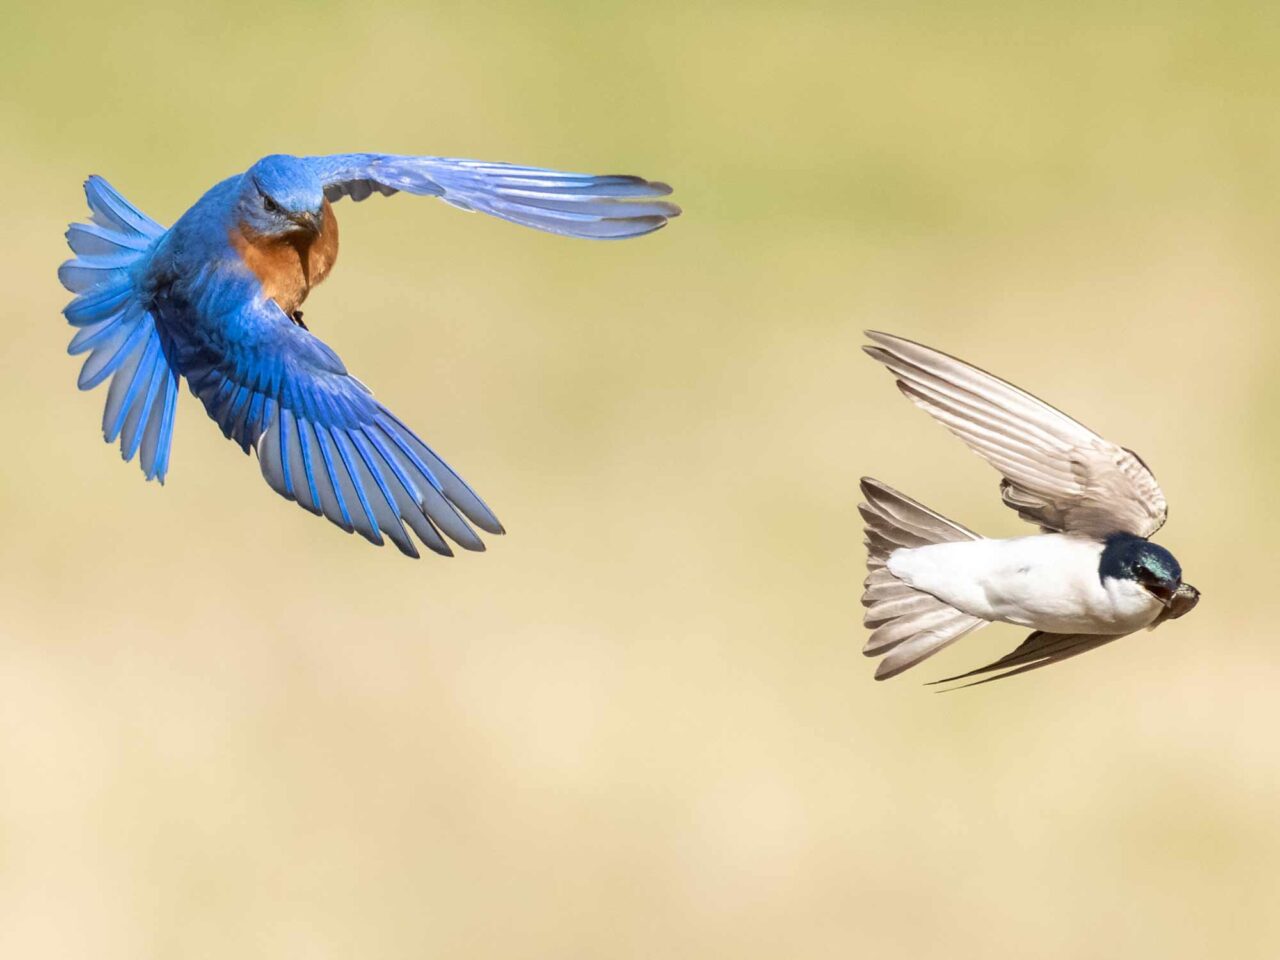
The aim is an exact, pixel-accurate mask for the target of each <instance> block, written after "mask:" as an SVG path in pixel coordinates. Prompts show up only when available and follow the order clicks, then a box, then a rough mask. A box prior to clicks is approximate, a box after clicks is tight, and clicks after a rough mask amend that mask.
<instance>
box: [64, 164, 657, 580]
mask: <svg viewBox="0 0 1280 960" xmlns="http://www.w3.org/2000/svg"><path fill="white" fill-rule="evenodd" d="M401 191H403V192H406V193H412V194H418V195H423V196H434V197H439V198H440V199H442V200H444V201H446V202H447V203H450V204H452V205H453V206H456V207H459V208H461V209H464V210H478V211H481V212H484V213H488V214H490V215H492V216H495V217H499V218H501V219H504V220H509V221H511V222H513V223H518V224H522V225H524V226H528V227H533V228H535V229H538V230H543V231H547V232H550V233H557V234H561V235H563V236H569V237H581V238H586V239H621V238H627V237H636V236H641V235H643V234H646V233H651V232H652V231H654V230H657V229H659V228H660V227H662V226H664V225H665V224H666V223H667V221H668V220H669V219H671V218H672V217H675V216H678V215H679V213H680V209H679V207H677V206H675V205H674V204H672V203H670V202H668V201H666V200H663V199H660V198H662V197H664V196H666V195H667V194H669V193H670V192H671V189H670V187H668V186H667V185H666V184H662V183H656V182H650V181H648V180H644V179H642V178H640V177H634V176H622V175H606V176H597V175H592V174H578V173H561V172H558V171H555V170H544V169H541V168H537V167H523V166H516V165H513V164H504V163H486V162H482V161H476V160H457V159H447V158H441V157H408V156H392V155H386V154H371V153H356V154H341V155H337V156H323V157H294V156H288V155H283V154H276V155H272V156H269V157H264V158H263V159H261V160H259V161H258V162H257V163H255V164H254V165H253V166H252V167H250V168H249V169H248V170H247V171H245V172H244V173H243V174H239V175H237V176H233V177H230V178H228V179H227V180H224V181H222V182H221V183H218V184H216V185H215V186H214V187H212V188H211V189H210V190H209V191H208V192H207V193H205V195H204V196H203V197H201V198H200V199H199V200H198V201H197V202H196V203H195V205H194V206H192V207H191V209H189V210H188V211H187V212H186V213H184V214H183V215H182V216H181V217H180V218H179V219H178V221H177V222H176V223H175V224H174V225H173V226H172V227H170V228H169V229H167V230H166V229H165V228H163V227H161V226H160V225H159V224H157V223H156V222H155V221H153V220H151V219H150V218H149V217H147V216H146V215H145V214H143V213H142V212H141V211H139V210H138V209H137V208H136V207H134V206H133V205H132V204H130V203H129V202H128V201H127V200H125V199H124V197H122V196H121V195H120V194H118V193H117V192H116V191H115V190H114V189H112V187H111V186H110V185H109V184H108V183H107V182H106V181H105V180H103V179H102V178H101V177H97V176H94V177H90V178H89V180H88V181H87V182H86V184H85V195H86V197H87V199H88V202H89V209H90V212H91V214H92V220H91V221H90V222H88V223H76V224H72V225H71V227H70V229H69V230H68V231H67V242H68V244H69V245H70V247H71V250H72V252H73V253H74V254H75V257H74V259H72V260H69V261H67V262H66V263H64V264H63V265H62V267H61V268H60V269H59V271H58V277H59V279H60V280H61V281H62V284H63V286H65V287H66V288H67V289H68V290H70V291H71V292H72V293H74V294H76V297H75V299H73V300H72V301H71V303H70V304H69V305H68V306H67V308H66V310H65V311H64V313H65V316H66V318H67V320H68V322H69V323H70V324H71V325H72V326H73V327H76V328H77V332H76V334H75V336H74V337H73V338H72V340H71V344H70V346H69V348H68V349H69V352H70V353H72V354H80V353H88V357H87V358H86V360H85V362H84V366H83V367H82V369H81V373H80V379H79V386H80V388H81V389H83V390H88V389H91V388H93V387H96V386H98V385H99V384H101V383H103V382H105V381H106V380H107V379H108V378H110V380H111V384H110V387H109V389H108V393H107V401H106V406H105V409H104V411H103V421H102V427H103V434H104V436H105V438H106V440H107V442H108V443H110V442H114V441H116V440H117V439H118V440H119V443H120V451H121V454H122V456H123V457H124V459H125V460H130V459H132V458H133V457H134V456H135V455H138V456H139V460H140V463H141V466H142V470H143V473H144V474H145V475H146V477H147V479H148V480H150V479H153V478H154V479H158V480H160V481H161V482H162V483H163V481H164V477H165V474H166V473H167V471H168V469H169V450H170V444H171V439H172V433H173V416H174V410H175V407H176V405H177V394H178V381H179V379H185V380H186V381H187V384H188V386H189V387H190V388H191V391H192V392H193V393H194V394H195V395H196V396H197V397H199V398H200V400H201V402H202V403H203V404H204V407H205V410H206V411H207V413H208V414H209V416H210V417H211V418H212V419H213V420H214V421H215V422H216V423H217V424H218V426H219V427H221V429H222V432H223V433H224V435H226V436H227V437H228V438H230V439H232V440H234V441H235V442H237V443H238V444H240V446H241V447H242V448H243V449H244V450H245V451H246V452H247V451H248V450H250V449H255V450H256V451H257V454H258V458H259V461H260V465H261V468H262V474H263V477H264V478H265V479H266V481H267V483H268V484H269V485H270V486H271V488H272V489H274V490H275V491H276V492H277V493H279V494H281V495H282V496H284V497H286V498H287V499H290V500H294V501H296V502H297V503H298V504H300V505H301V506H303V507H305V508H306V509H307V510H310V511H311V512H312V513H316V514H321V515H323V516H325V517H327V518H328V519H329V520H331V521H332V522H333V523H335V524H337V525H338V526H339V527H341V528H342V529H344V530H346V531H347V532H352V531H354V532H358V533H360V534H361V535H362V536H364V537H365V538H366V539H368V540H369V541H371V542H373V543H376V544H381V543H382V542H383V539H384V535H385V537H388V538H390V539H391V541H392V542H393V543H395V545H396V546H397V547H398V548H399V549H400V550H401V552H403V553H405V554H407V555H409V556H415V557H416V556H417V555H418V550H417V547H416V545H415V543H414V540H413V538H411V537H410V536H409V534H408V532H407V531H406V529H405V528H406V526H407V527H408V529H409V530H412V531H413V533H414V534H415V535H416V536H417V538H418V540H420V541H421V542H423V543H425V544H426V545H427V546H428V547H429V548H430V549H432V550H433V551H435V552H436V553H440V554H444V555H449V554H451V553H452V550H451V548H450V546H449V542H448V541H452V542H453V543H455V544H457V545H459V546H461V547H463V548H465V549H468V550H483V549H484V544H483V542H482V541H481V539H480V537H479V536H478V535H477V534H476V532H475V530H474V529H473V526H474V527H477V528H479V529H480V530H483V531H486V532H488V533H493V534H500V533H502V532H503V529H502V525H501V524H500V523H499V522H498V519H497V517H495V516H494V514H493V512H492V511H491V510H490V509H489V508H488V507H487V506H485V504H484V502H483V501H481V500H480V498H479V497H478V496H476V494H475V493H474V492H473V491H472V490H471V488H470V487H469V486H467V484H466V483H464V482H463V481H462V479H461V478H460V477H459V476H458V475H457V474H456V473H454V472H453V470H452V469H450V468H449V466H448V465H447V464H446V463H445V462H444V461H443V460H441V459H440V457H439V456H437V455H436V454H435V453H434V452H433V451H432V450H431V448H429V447H428V446H427V445H426V444H425V443H423V442H422V441H421V440H420V439H419V438H418V437H417V435H416V434H414V432H413V431H412V430H410V429H409V428H408V427H407V426H405V424H404V423H403V422H401V421H400V420H399V419H398V418H397V417H396V416H395V415H394V414H393V413H392V412H391V411H390V410H388V409H387V408H386V407H385V406H383V405H382V404H381V403H380V402H379V401H377V400H376V399H374V396H373V394H372V393H371V392H370V390H369V389H368V388H367V387H366V386H365V385H364V384H362V383H361V382H360V381H359V380H357V379H356V378H355V377H353V376H351V375H350V374H349V373H348V372H347V369H346V367H345V366H344V365H343V363H342V361H341V360H340V359H339V358H338V355H337V354H336V353H334V351H333V350H331V349H330V348H329V347H328V346H326V345H325V344H324V343H323V342H322V341H321V340H319V339H318V338H317V337H315V336H313V335H312V334H311V333H310V332H309V330H308V329H307V325H306V324H305V323H304V322H303V318H302V313H301V311H300V309H299V308H300V307H301V305H302V303H303V301H304V300H305V299H306V297H307V294H308V293H309V292H310V291H311V289H312V288H313V287H315V286H316V285H317V284H318V283H320V282H321V281H322V280H324V278H325V277H326V276H327V275H328V274H329V271H330V270H331V269H332V268H333V264H334V261H335V259H336V258H337V254H338V224H337V220H336V219H335V217H334V214H333V208H332V206H331V204H332V203H334V202H336V201H338V200H339V199H341V198H342V197H351V198H352V199H353V200H363V199H365V198H366V197H368V196H370V195H371V194H373V193H375V192H376V193H379V194H382V195H385V196H390V195H392V194H395V193H397V192H401ZM446 538H447V539H446Z"/></svg>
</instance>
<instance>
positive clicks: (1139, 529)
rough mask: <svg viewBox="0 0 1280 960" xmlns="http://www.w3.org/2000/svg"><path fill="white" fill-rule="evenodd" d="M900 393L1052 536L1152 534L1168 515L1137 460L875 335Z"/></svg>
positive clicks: (1021, 398)
mask: <svg viewBox="0 0 1280 960" xmlns="http://www.w3.org/2000/svg"><path fill="white" fill-rule="evenodd" d="M867 336H868V337H870V338H871V340H872V341H874V343H875V345H874V346H868V347H864V348H863V349H864V350H866V352H867V353H868V354H870V355H871V356H872V357H873V358H875V359H876V360H879V361H880V362H881V363H883V364H884V365H885V366H886V367H888V368H889V370H890V372H891V373H893V374H894V376H896V377H897V378H898V387H899V389H901V390H902V392H903V393H904V394H906V395H907V397H908V398H909V399H911V400H912V401H913V402H914V403H915V404H916V405H917V406H919V407H921V408H923V409H924V410H926V411H928V412H929V413H930V414H932V415H933V416H934V417H935V418H936V419H937V420H938V421H939V422H941V423H942V425H943V426H945V427H946V428H947V429H948V430H950V431H951V432H952V433H954V434H955V435H956V436H957V437H959V438H960V439H961V440H963V441H964V442H965V443H966V444H968V446H969V448H970V449H971V450H973V451H974V452H975V453H977V454H978V455H979V456H981V457H983V458H985V459H986V460H987V461H988V462H989V463H990V464H991V465H992V466H993V467H995V468H996V469H997V470H999V471H1000V472H1001V473H1002V474H1004V481H1003V482H1002V483H1001V484H1000V493H1001V496H1002V497H1003V499H1004V502H1005V503H1006V504H1008V505H1009V506H1010V507H1012V508H1013V509H1014V510H1016V511H1018V515H1019V516H1021V517H1022V518H1023V519H1024V520H1028V521H1030V522H1032V523H1037V524H1039V525H1040V526H1041V527H1043V528H1044V529H1046V530H1052V531H1060V532H1064V533H1083V534H1088V535H1090V536H1096V537H1105V536H1107V535H1108V534H1112V533H1117V532H1120V531H1123V532H1126V533H1132V534H1134V535H1136V536H1140V537H1149V536H1151V535H1152V534H1153V533H1155V532H1156V531H1157V530H1158V529H1160V527H1161V525H1163V523H1164V520H1165V515H1166V514H1167V513H1168V506H1167V504H1166V503H1165V499H1164V494H1163V493H1161V492H1160V485H1159V484H1158V483H1156V478H1155V477H1154V476H1152V474H1151V471H1150V470H1148V469H1147V466H1146V464H1144V463H1143V462H1142V461H1141V460H1140V459H1139V458H1138V456H1137V455H1136V454H1135V453H1133V451H1131V450H1127V449H1125V448H1124V447H1120V446H1117V445H1116V444H1114V443H1111V442H1109V441H1107V440H1104V439H1103V438H1102V437H1100V436H1098V435H1097V434H1096V433H1094V432H1093V431H1092V430H1090V429H1089V428H1088V427H1085V426H1084V425H1082V424H1080V423H1077V422H1076V421H1075V420H1072V419H1071V418H1070V417H1068V416H1067V415H1066V414H1065V413H1062V412H1061V411H1060V410H1055V409H1054V408H1053V407H1051V406H1049V405H1048V404H1047V403H1045V402H1044V401H1042V400H1039V399H1037V398H1036V397H1033V396H1032V395H1031V394H1029V393H1027V392H1026V391H1025V390H1020V389H1019V388H1017V387H1015V386H1014V385H1013V384H1011V383H1006V382H1005V381H1004V380H1001V379H1000V378H999V377H994V376H992V375H991V374H989V373H987V372H986V371H985V370H979V369H978V368H977V367H975V366H971V365H970V364H967V363H965V362H964V361H963V360H957V359H956V358H955V357H951V356H948V355H947V354H945V353H941V352H939V351H937V350H933V349H930V348H929V347H925V346H922V345H921V344H918V343H913V342H912V341H910V340H903V339H902V338H900V337H894V336H890V335H889V334H886V333H876V332H873V331H869V332H868V333H867Z"/></svg>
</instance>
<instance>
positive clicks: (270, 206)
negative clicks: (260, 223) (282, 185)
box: [262, 197, 280, 213]
mask: <svg viewBox="0 0 1280 960" xmlns="http://www.w3.org/2000/svg"><path fill="white" fill-rule="evenodd" d="M262 209H263V210H265V211H267V213H279V212H280V204H278V203H276V202H275V201H274V200H272V199H271V198H270V197H263V198H262Z"/></svg>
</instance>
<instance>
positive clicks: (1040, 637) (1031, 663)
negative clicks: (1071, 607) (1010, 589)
mask: <svg viewBox="0 0 1280 960" xmlns="http://www.w3.org/2000/svg"><path fill="white" fill-rule="evenodd" d="M1124 636H1128V634H1124V633H1117V634H1105V635H1102V634H1089V633H1045V632H1044V631H1043V630H1037V631H1036V632H1035V633H1032V634H1030V635H1029V636H1028V637H1027V639H1025V640H1023V641H1022V643H1020V644H1019V645H1018V647H1017V649H1015V650H1014V651H1013V652H1012V653H1008V654H1005V655H1004V656H1003V657H1001V658H1000V659H999V660H996V661H994V662H992V663H988V664H987V665H986V666H985V667H978V668H977V669H976V670H970V671H969V672H968V673H958V674H956V675H955V676H954V677H944V678H943V679H941V680H934V681H933V683H935V684H937V683H951V682H952V681H953V680H964V679H967V678H968V677H976V676H979V675H980V674H984V673H994V672H995V671H997V670H1004V671H1005V672H1004V673H999V674H996V676H994V677H987V678H986V679H985V680H975V681H974V682H973V683H965V684H961V685H960V686H959V687H952V688H951V689H953V690H960V689H963V688H964V687H977V686H981V685H982V684H984V683H990V682H991V681H993V680H1003V679H1005V677H1012V676H1014V675H1015V674H1019V673H1026V672H1027V671H1028V670H1038V669H1039V668H1040V667H1047V666H1049V664H1051V663H1060V662H1062V661H1063V660H1070V659H1071V658H1072V657H1077V656H1079V655H1080V654H1082V653H1088V652H1089V651H1090V650H1096V649H1097V648H1098V647H1100V646H1102V645H1103V644H1107V643H1110V642H1111V641H1112V640H1119V639H1120V638H1121V637H1124Z"/></svg>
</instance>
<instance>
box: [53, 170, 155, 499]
mask: <svg viewBox="0 0 1280 960" xmlns="http://www.w3.org/2000/svg"><path fill="white" fill-rule="evenodd" d="M84 192H85V196H86V197H87V198H88V201H89V209H90V211H91V212H92V214H93V220H92V222H90V223H73V224H72V225H71V227H70V229H68V230H67V243H68V245H70V247H71V251H72V252H73V253H74V254H76V256H75V258H74V259H71V260H68V261H67V262H66V263H64V264H63V265H62V266H61V267H60V268H59V269H58V279H59V280H61V281H62V285H63V286H64V287H66V288H67V289H68V290H70V291H71V292H72V293H75V294H77V296H76V298H75V299H74V300H72V301H71V303H70V304H68V305H67V307H66V309H65V310H64V311H63V314H64V315H65V316H66V318H67V322H68V323H70V324H71V325H72V326H73V327H76V328H77V330H76V334H75V336H74V337H73V338H72V340H71V344H70V346H68V347H67V352H69V353H71V354H73V355H74V354H79V353H88V354H89V356H88V357H87V358H86V359H85V362H84V366H83V367H82V368H81V371H80V380H79V386H80V389H81V390H91V389H93V388H94V387H96V386H98V385H99V384H101V383H102V382H103V381H104V380H106V379H107V378H108V377H110V378H111V386H110V388H109V389H108V391H107V402H106V406H105V408H104V410H103V413H102V434H103V437H104V438H105V439H106V441H107V442H108V443H112V442H114V441H115V440H116V439H117V438H118V439H119V441H120V455H121V456H122V457H124V459H125V460H132V459H133V457H134V455H135V454H137V453H139V451H140V452H141V457H140V458H139V463H140V465H141V466H142V472H143V474H144V475H145V476H146V478H147V479H148V480H151V479H153V478H155V479H158V480H159V481H160V482H161V483H164V477H165V473H166V471H168V469H169V449H170V444H171V442H172V439H173V416H174V411H175V410H176V409H177V404H178V378H177V375H176V374H175V373H174V371H173V368H172V367H171V366H170V364H169V360H168V358H167V356H166V355H165V352H164V349H163V347H162V344H161V339H160V335H159V333H158V332H157V331H156V325H155V319H154V318H153V317H152V315H151V312H150V310H149V309H148V308H147V306H146V305H145V302H144V300H145V298H144V297H143V296H141V295H140V293H139V291H138V289H137V286H136V283H135V277H136V274H137V271H138V268H139V266H140V265H141V263H142V261H143V260H145V258H146V257H147V256H148V255H149V253H150V250H151V247H152V245H153V244H154V243H155V242H156V240H157V239H159V238H160V237H161V236H162V235H163V234H164V228H163V227H161V226H160V225H159V224H158V223H156V222H155V221H154V220H152V219H151V218H150V217H148V216H147V215H146V214H144V213H142V211H140V210H138V208H137V207H135V206H133V204H131V203H130V202H129V201H128V200H126V199H125V198H124V197H122V196H121V195H120V194H119V193H117V192H116V191H115V190H114V189H113V188H112V187H111V185H110V184H109V183H107V181H105V180H103V179H102V178H101V177H90V178H89V179H88V181H86V182H85V185H84Z"/></svg>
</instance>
